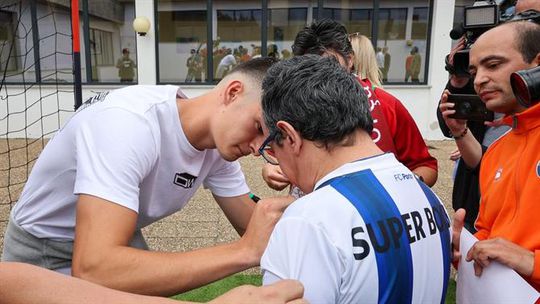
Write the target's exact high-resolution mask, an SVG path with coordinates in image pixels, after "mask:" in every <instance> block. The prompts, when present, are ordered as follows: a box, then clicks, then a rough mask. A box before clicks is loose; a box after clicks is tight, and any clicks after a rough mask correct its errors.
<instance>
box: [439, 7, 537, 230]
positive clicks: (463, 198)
mask: <svg viewBox="0 0 540 304" xmlns="http://www.w3.org/2000/svg"><path fill="white" fill-rule="evenodd" d="M530 9H534V10H537V11H540V1H536V0H532V1H531V0H519V1H518V2H517V3H516V13H521V12H523V11H526V10H530ZM464 47H465V40H464V38H463V37H462V38H460V39H459V40H458V41H457V43H456V45H455V46H454V47H453V48H452V50H451V51H450V54H449V55H448V56H447V59H446V61H447V62H446V70H447V71H448V72H449V80H448V83H447V84H446V88H445V91H444V92H443V94H442V96H441V100H440V101H439V107H437V119H438V121H439V127H440V128H441V132H442V133H443V135H444V136H445V137H448V138H454V139H455V141H456V146H457V149H456V150H455V151H453V152H452V153H451V154H450V159H451V160H454V161H456V170H455V177H454V186H453V189H452V207H453V209H454V210H458V209H460V208H463V209H465V210H466V215H465V219H464V225H465V229H467V230H468V231H470V232H471V233H475V232H476V229H475V227H474V222H475V221H476V218H477V217H478V208H479V203H480V190H479V174H480V163H481V158H482V155H483V154H484V153H485V152H486V150H487V149H488V147H489V146H490V145H491V144H492V143H493V142H494V141H495V140H497V139H498V138H499V137H500V136H502V135H503V134H505V133H506V132H507V131H508V130H510V126H507V125H499V126H487V125H485V124H484V122H482V121H464V120H456V119H451V118H448V117H447V118H444V117H443V115H442V110H441V109H446V108H449V107H451V106H450V105H447V104H446V103H447V100H448V96H449V95H450V94H472V95H476V92H475V90H474V84H473V79H472V78H471V77H470V74H469V73H467V72H465V71H461V69H457V70H456V69H455V68H454V55H455V54H456V53H457V52H458V51H460V50H462V49H463V48H464ZM452 106H453V105H452ZM503 115H504V114H502V113H495V117H496V118H497V119H498V118H501V117H502V116H503ZM465 126H466V127H467V129H468V130H469V131H468V132H467V133H468V134H465V135H463V136H460V134H458V136H457V137H454V135H453V132H459V131H462V130H464V129H465ZM452 130H454V131H452ZM456 134H457V133H456Z"/></svg>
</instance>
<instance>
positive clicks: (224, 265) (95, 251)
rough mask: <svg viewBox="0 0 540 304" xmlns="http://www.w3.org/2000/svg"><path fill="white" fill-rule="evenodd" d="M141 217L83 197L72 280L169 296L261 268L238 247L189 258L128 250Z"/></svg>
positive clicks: (197, 252)
mask: <svg viewBox="0 0 540 304" xmlns="http://www.w3.org/2000/svg"><path fill="white" fill-rule="evenodd" d="M136 222H137V214H136V213H135V212H134V211H132V210H130V209H128V208H125V207H123V206H120V205H117V204H115V203H113V202H110V201H107V200H104V199H101V198H98V197H95V196H90V195H80V197H79V201H78V205H77V221H76V229H75V243H74V251H73V266H72V271H73V275H74V276H76V277H80V278H83V279H85V280H88V281H92V282H95V283H98V284H100V285H104V286H107V287H110V288H114V289H119V290H123V291H129V292H135V293H140V294H147V295H162V296H169V295H173V294H177V293H179V292H182V291H185V290H189V289H192V288H195V287H199V286H202V285H204V284H207V283H209V282H212V281H215V280H217V279H221V278H223V277H225V276H228V275H230V274H233V273H236V272H239V271H242V270H245V269H247V268H249V267H253V266H256V265H258V263H259V259H258V257H257V256H256V254H253V252H252V251H250V250H248V247H246V246H241V245H240V242H234V243H230V244H225V245H220V246H215V247H211V248H204V249H200V250H195V251H191V252H183V253H166V252H150V251H145V250H139V249H134V248H130V247H129V242H130V240H131V237H132V236H133V233H134V231H135V228H136Z"/></svg>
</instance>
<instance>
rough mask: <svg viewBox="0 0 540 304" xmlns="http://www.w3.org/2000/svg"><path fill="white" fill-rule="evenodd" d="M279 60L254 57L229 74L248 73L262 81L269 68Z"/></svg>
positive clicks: (257, 80)
mask: <svg viewBox="0 0 540 304" xmlns="http://www.w3.org/2000/svg"><path fill="white" fill-rule="evenodd" d="M277 61H278V60H277V59H275V58H272V57H259V58H253V59H250V60H248V61H246V62H242V63H240V64H239V65H237V66H236V67H235V68H234V69H233V70H232V71H231V72H230V73H229V75H231V74H233V73H242V74H246V75H247V76H248V77H250V78H253V79H254V80H255V81H256V82H258V83H261V82H262V80H263V78H264V76H265V75H266V72H267V71H268V69H269V68H270V67H271V66H272V65H273V64H274V63H276V62H277Z"/></svg>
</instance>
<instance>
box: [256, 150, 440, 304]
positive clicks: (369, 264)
mask: <svg viewBox="0 0 540 304" xmlns="http://www.w3.org/2000/svg"><path fill="white" fill-rule="evenodd" d="M449 228H450V220H449V218H448V215H447V213H446V210H445V209H444V206H443V205H442V204H441V202H440V200H439V199H438V198H437V196H436V195H435V194H434V193H433V192H432V191H431V190H430V189H429V188H428V187H427V186H426V185H425V184H424V183H422V182H419V181H418V180H417V179H416V178H415V176H414V175H413V174H412V173H411V171H410V170H408V169H407V168H406V167H405V166H403V165H402V164H400V163H399V162H398V161H397V160H396V159H395V157H394V155H393V154H390V153H387V154H383V155H379V156H375V157H371V158H366V159H362V160H359V161H356V162H352V163H348V164H345V165H343V166H342V167H340V168H338V169H336V170H335V171H333V172H331V173H330V174H328V175H327V176H326V177H324V178H323V179H321V180H320V181H319V182H318V183H317V184H316V186H315V191H313V192H312V193H310V194H308V195H306V196H304V197H302V198H300V199H298V200H297V201H295V202H294V203H293V204H291V205H290V206H289V207H288V208H287V210H286V211H285V213H284V215H283V217H282V218H281V220H280V221H279V222H278V224H277V225H276V228H275V229H274V232H273V233H272V235H271V237H270V241H269V244H268V247H267V248H266V251H265V253H264V255H263V257H262V260H261V267H262V269H263V273H264V278H263V282H264V284H265V285H266V284H271V283H273V282H275V281H277V280H279V279H297V280H300V281H301V282H302V283H303V284H304V288H305V294H304V296H305V297H306V299H307V300H308V301H309V302H310V303H443V302H444V298H445V294H446V287H447V285H448V278H449V272H450V230H449Z"/></svg>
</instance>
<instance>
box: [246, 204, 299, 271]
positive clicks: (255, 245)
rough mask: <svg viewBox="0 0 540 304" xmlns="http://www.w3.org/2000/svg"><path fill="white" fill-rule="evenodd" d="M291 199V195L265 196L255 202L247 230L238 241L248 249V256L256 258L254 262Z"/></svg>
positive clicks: (257, 261) (257, 259)
mask: <svg viewBox="0 0 540 304" xmlns="http://www.w3.org/2000/svg"><path fill="white" fill-rule="evenodd" d="M293 200H294V198H293V197H292V196H285V197H274V198H265V199H262V200H260V201H259V202H258V203H257V206H256V207H255V211H254V212H253V215H252V216H251V219H250V221H249V224H248V227H247V230H246V232H245V233H244V235H243V236H242V238H241V239H240V241H239V242H240V244H241V246H244V248H247V249H248V250H249V252H250V253H251V254H250V256H252V257H253V258H255V259H256V261H254V262H256V264H257V265H258V264H259V263H260V260H261V257H262V254H263V252H264V250H265V249H266V245H268V240H269V239H270V234H272V231H273V230H274V226H275V225H276V223H277V221H278V220H279V219H280V218H281V215H282V214H283V211H285V208H287V206H289V205H290V204H291V203H292V202H293Z"/></svg>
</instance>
